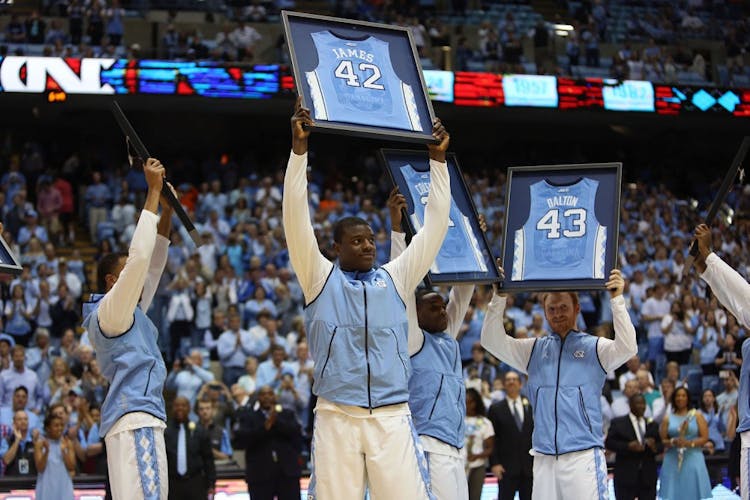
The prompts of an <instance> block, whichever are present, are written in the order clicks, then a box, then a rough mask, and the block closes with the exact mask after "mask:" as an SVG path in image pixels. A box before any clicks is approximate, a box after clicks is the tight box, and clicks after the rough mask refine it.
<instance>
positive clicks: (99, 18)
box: [86, 1, 106, 241]
mask: <svg viewBox="0 0 750 500" xmlns="http://www.w3.org/2000/svg"><path fill="white" fill-rule="evenodd" d="M86 19H87V21H88V26H87V28H86V33H87V34H88V36H89V45H90V46H92V47H96V46H97V45H99V44H100V43H101V41H102V36H104V7H103V5H102V4H100V3H99V2H96V1H95V2H91V4H89V8H88V10H87V11H86ZM105 220H106V219H105ZM91 241H96V240H94V239H93V238H92V240H91Z"/></svg>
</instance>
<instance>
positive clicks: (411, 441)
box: [282, 100, 450, 500]
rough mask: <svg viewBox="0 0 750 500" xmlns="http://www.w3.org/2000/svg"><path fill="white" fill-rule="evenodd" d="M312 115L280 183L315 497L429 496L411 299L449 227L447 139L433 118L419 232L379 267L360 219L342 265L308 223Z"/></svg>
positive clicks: (305, 113) (302, 124) (339, 229)
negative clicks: (299, 301) (297, 303)
mask: <svg viewBox="0 0 750 500" xmlns="http://www.w3.org/2000/svg"><path fill="white" fill-rule="evenodd" d="M310 125H313V122H312V118H311V116H310V111H309V110H308V109H305V108H303V107H302V106H301V101H299V100H298V101H297V105H296V107H295V113H294V116H293V117H292V152H291V154H290V156H289V163H288V165H287V170H286V175H285V177H284V198H283V201H282V205H283V219H284V232H285V236H286V240H287V244H288V248H289V258H290V261H291V263H292V267H293V268H294V271H295V272H296V273H297V278H298V279H299V283H300V286H301V288H302V291H303V293H304V296H305V304H306V307H305V322H306V325H307V335H308V339H309V343H310V353H311V355H312V357H313V360H314V361H315V375H314V384H313V392H314V393H315V394H316V395H317V396H318V403H317V406H316V408H315V414H316V416H315V426H314V430H313V441H312V460H313V471H312V476H311V479H310V487H309V492H308V498H309V499H311V500H312V499H324V500H339V499H341V500H353V499H361V498H364V494H365V486H369V491H370V496H371V498H372V499H373V500H392V499H397V498H404V499H406V498H408V499H409V500H422V499H426V498H431V497H432V495H431V493H430V489H429V475H428V472H427V468H426V466H425V463H424V462H425V460H424V453H423V452H422V450H421V447H420V446H419V441H418V438H417V435H416V431H415V430H414V427H413V425H412V422H411V415H410V412H409V406H408V403H407V402H408V399H409V388H408V382H409V374H410V371H411V369H410V362H409V353H408V348H407V330H408V328H407V324H408V322H407V317H406V306H405V305H404V304H405V302H406V300H407V299H408V298H409V297H410V296H412V295H413V293H414V290H415V288H416V286H417V284H418V283H419V282H420V280H421V279H422V277H423V276H424V275H425V274H426V273H427V271H428V270H429V268H430V265H431V263H432V261H433V260H434V259H435V256H436V255H437V253H438V251H439V250H440V245H441V243H442V241H443V237H444V236H445V233H446V231H447V229H448V211H449V209H450V178H449V176H448V168H447V165H446V163H445V155H446V149H447V148H448V143H449V140H450V137H449V135H448V133H447V131H446V130H445V128H444V127H443V126H442V125H441V124H440V122H439V121H436V122H435V124H434V127H433V136H434V137H435V139H437V141H439V142H437V143H436V144H431V145H429V146H428V147H429V151H430V175H431V177H432V178H431V188H430V193H429V195H428V201H427V208H426V210H425V222H424V226H423V230H422V231H420V232H419V233H417V234H416V235H415V236H414V238H413V239H412V241H411V244H410V245H409V248H407V249H406V250H405V251H404V253H403V254H401V256H399V257H398V258H397V259H395V260H392V261H391V262H389V263H387V264H386V265H384V266H383V267H381V268H375V267H373V265H374V262H375V237H374V234H373V232H372V228H370V226H369V225H368V224H367V222H366V221H365V220H363V219H360V218H357V217H345V218H343V219H341V220H339V221H337V222H336V224H335V225H334V230H333V239H334V249H335V250H336V252H337V253H338V262H337V263H336V264H334V263H332V262H330V261H329V260H328V259H326V258H325V257H324V256H323V254H321V252H320V250H319V248H318V241H317V238H316V236H315V232H314V231H313V227H312V224H311V223H310V213H309V204H308V197H307V140H308V136H309V135H310V128H308V127H309V126H310Z"/></svg>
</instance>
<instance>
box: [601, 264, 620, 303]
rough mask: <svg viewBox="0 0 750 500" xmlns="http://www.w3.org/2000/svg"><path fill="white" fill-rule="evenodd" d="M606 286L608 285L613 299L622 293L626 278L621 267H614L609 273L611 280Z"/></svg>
mask: <svg viewBox="0 0 750 500" xmlns="http://www.w3.org/2000/svg"><path fill="white" fill-rule="evenodd" d="M604 286H606V287H607V290H609V293H610V294H611V295H612V298H613V299H614V298H615V297H618V296H620V295H622V291H623V290H624V289H625V280H624V279H623V277H622V273H621V272H620V270H619V269H612V272H610V273H609V281H607V283H605V285H604Z"/></svg>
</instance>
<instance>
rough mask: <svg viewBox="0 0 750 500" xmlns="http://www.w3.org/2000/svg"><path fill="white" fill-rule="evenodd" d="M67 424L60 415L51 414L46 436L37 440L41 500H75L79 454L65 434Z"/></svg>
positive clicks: (45, 427) (37, 494)
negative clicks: (76, 453)
mask: <svg viewBox="0 0 750 500" xmlns="http://www.w3.org/2000/svg"><path fill="white" fill-rule="evenodd" d="M64 428H65V424H64V422H63V420H62V419H61V418H60V417H57V416H55V415H52V414H50V415H47V417H46V418H45V419H44V432H45V434H46V436H45V437H40V438H38V439H37V440H36V441H35V442H34V462H35V464H36V470H37V471H38V472H39V475H38V476H37V480H36V498H37V499H39V500H73V498H74V494H73V481H72V480H71V475H72V474H73V473H75V469H76V456H75V451H74V450H73V444H72V443H71V442H70V440H69V439H68V437H67V436H65V435H63V430H64Z"/></svg>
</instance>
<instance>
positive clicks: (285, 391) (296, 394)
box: [276, 373, 310, 423]
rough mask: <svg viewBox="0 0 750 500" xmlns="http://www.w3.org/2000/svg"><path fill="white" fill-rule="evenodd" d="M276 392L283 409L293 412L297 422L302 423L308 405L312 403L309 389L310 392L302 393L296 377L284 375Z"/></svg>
mask: <svg viewBox="0 0 750 500" xmlns="http://www.w3.org/2000/svg"><path fill="white" fill-rule="evenodd" d="M276 392H277V399H278V401H279V404H280V405H281V406H282V407H283V408H285V409H287V410H291V411H293V412H294V414H295V416H296V417H297V421H298V422H300V423H302V422H303V418H305V415H306V413H307V404H308V403H309V402H310V393H309V388H308V392H302V391H301V390H299V388H298V387H297V385H296V383H295V379H294V375H292V374H291V373H284V374H283V375H282V376H281V383H280V384H279V388H278V389H277V391H276Z"/></svg>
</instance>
